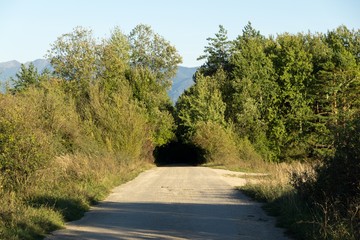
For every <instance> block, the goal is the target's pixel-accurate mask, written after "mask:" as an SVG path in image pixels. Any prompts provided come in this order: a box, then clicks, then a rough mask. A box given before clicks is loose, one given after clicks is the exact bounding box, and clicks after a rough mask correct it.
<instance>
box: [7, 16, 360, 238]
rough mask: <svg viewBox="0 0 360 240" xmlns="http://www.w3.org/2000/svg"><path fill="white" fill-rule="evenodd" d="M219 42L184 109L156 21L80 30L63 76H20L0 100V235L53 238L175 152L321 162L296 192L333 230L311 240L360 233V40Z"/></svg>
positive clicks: (350, 33)
mask: <svg viewBox="0 0 360 240" xmlns="http://www.w3.org/2000/svg"><path fill="white" fill-rule="evenodd" d="M207 40H208V45H207V46H205V49H204V55H203V56H200V57H199V59H201V60H204V62H205V63H204V64H203V65H202V66H201V67H200V68H199V69H198V71H197V72H196V74H195V75H194V81H195V84H194V85H193V86H192V87H190V88H189V89H188V90H186V91H185V92H184V93H183V94H182V95H181V96H180V98H179V99H178V101H177V103H176V104H175V106H173V104H172V102H171V100H170V98H169V96H168V95H167V91H168V90H169V88H170V87H171V79H172V78H173V77H174V76H175V74H176V71H177V67H178V65H179V64H180V63H181V61H182V60H181V56H180V55H179V54H178V52H177V50H176V48H175V47H174V46H173V45H171V44H170V43H169V42H168V41H167V40H165V39H164V38H163V37H162V36H160V35H158V34H156V33H155V32H154V31H153V30H152V29H151V27H149V26H147V25H138V26H136V27H135V28H134V29H133V30H132V31H131V32H130V33H129V34H127V35H126V34H124V33H123V32H122V31H121V30H120V29H119V28H114V30H113V31H112V32H111V35H110V37H109V38H107V39H103V40H101V41H99V40H96V39H95V38H94V37H93V35H92V32H91V30H89V29H85V28H82V27H77V28H75V29H74V30H73V31H72V32H70V33H67V34H64V35H62V36H60V37H59V38H58V39H57V40H56V41H55V42H54V43H53V44H52V45H51V49H50V50H49V51H48V54H47V58H48V59H49V60H50V62H51V64H52V66H53V68H54V71H53V72H50V71H44V72H42V73H38V71H37V70H36V68H35V67H34V66H33V65H30V66H28V67H25V66H22V68H21V70H20V72H19V73H18V74H17V77H16V78H15V79H13V82H14V84H13V86H14V87H12V88H9V89H7V91H6V93H4V94H0V108H1V110H0V172H1V175H0V238H5V239H34V238H41V237H42V236H44V235H45V234H46V233H47V232H49V231H51V230H54V229H57V228H59V227H61V226H62V225H63V222H64V220H73V219H77V218H79V217H81V216H82V214H83V212H84V211H86V210H87V209H88V207H89V205H90V204H92V203H94V202H96V201H98V200H100V199H102V198H103V197H104V196H105V195H106V194H107V192H108V191H109V189H111V188H112V187H114V186H116V185H118V184H120V183H121V182H123V181H126V180H128V179H130V178H131V177H133V176H135V175H136V174H137V173H138V172H140V171H141V170H143V169H145V168H147V167H149V165H151V163H154V161H156V160H155V159H154V156H155V157H159V153H163V152H169V151H187V152H189V151H191V152H194V153H195V154H192V155H191V154H190V155H187V156H188V157H197V158H199V159H190V160H192V162H196V161H197V162H201V163H205V164H211V163H214V164H215V163H216V164H222V165H224V166H226V165H227V164H228V165H230V164H231V165H232V166H233V165H239V164H240V163H241V162H244V161H246V162H264V163H268V164H272V165H276V164H279V163H289V164H290V163H292V162H301V163H303V164H309V165H311V166H312V168H313V169H314V173H313V174H309V173H308V172H302V173H298V174H293V175H292V178H291V179H292V180H291V184H292V188H291V189H292V190H291V192H292V194H295V195H296V196H297V197H298V198H299V199H301V201H302V202H303V203H305V205H306V206H307V209H308V210H309V211H310V212H311V213H312V215H313V216H315V217H316V218H319V219H320V220H319V221H318V222H321V221H323V222H326V224H322V225H321V226H320V227H324V226H325V225H326V226H325V227H327V228H326V229H321V230H318V231H317V232H316V233H314V230H312V231H313V232H312V233H309V234H313V235H308V234H307V233H306V234H305V235H303V238H304V239H306V237H307V238H308V237H309V236H312V237H313V236H317V237H318V238H319V239H330V238H337V237H338V238H339V239H340V238H343V237H345V238H348V239H356V238H357V237H359V236H360V233H359V229H360V226H359V224H360V208H359V203H360V179H359V173H360V160H359V156H360V154H359V151H360V135H359V134H360V115H359V113H360V111H359V110H360V98H359V92H360V31H359V30H358V31H355V30H349V29H347V28H346V27H345V26H340V27H338V28H337V29H335V30H331V31H328V32H327V33H315V34H313V33H306V34H305V33H299V34H289V33H284V34H279V35H277V36H276V37H274V36H269V37H265V36H263V35H261V34H260V32H259V31H257V30H255V29H254V28H253V27H252V25H251V23H248V24H247V25H246V26H245V27H244V29H243V31H242V34H241V35H239V36H238V37H237V38H236V39H235V40H229V39H228V37H227V31H226V30H225V28H224V27H223V26H220V27H219V31H218V33H216V34H215V36H214V37H210V38H208V39H207ZM172 146H177V149H174V148H172ZM179 146H182V147H179ZM167 154H168V155H170V156H171V154H169V153H167ZM185 155H186V154H184V156H185ZM187 160H189V159H187ZM170 162H171V159H170ZM325 205H326V206H328V208H327V209H325V210H326V212H327V215H325V216H324V215H321V211H320V210H321V209H320V210H319V206H320V208H321V207H323V206H325ZM322 213H323V212H322ZM298 223H299V221H298V222H296V223H294V225H296V224H298ZM312 225H313V227H314V229H316V228H319V226H315V225H316V223H312ZM329 229H330V230H329ZM336 234H337V235H336ZM336 236H337V237H336ZM299 238H302V236H299Z"/></svg>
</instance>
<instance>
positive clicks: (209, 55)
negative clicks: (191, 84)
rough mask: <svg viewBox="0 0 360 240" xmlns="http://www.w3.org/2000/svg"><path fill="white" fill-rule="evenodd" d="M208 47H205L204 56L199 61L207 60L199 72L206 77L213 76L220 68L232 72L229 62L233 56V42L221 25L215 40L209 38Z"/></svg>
mask: <svg viewBox="0 0 360 240" xmlns="http://www.w3.org/2000/svg"><path fill="white" fill-rule="evenodd" d="M206 40H207V41H208V46H206V47H205V50H204V55H201V56H200V57H199V58H198V59H197V60H205V63H204V65H202V66H201V67H200V68H199V70H198V71H199V72H200V73H202V74H203V75H204V76H211V75H213V74H215V73H216V72H217V70H219V69H220V68H222V69H224V70H225V71H229V70H230V65H229V60H230V56H231V49H232V42H231V41H229V40H228V36H227V30H226V29H225V28H224V27H223V26H222V25H219V31H218V32H217V33H216V34H215V37H214V38H211V37H209V38H207V39H206Z"/></svg>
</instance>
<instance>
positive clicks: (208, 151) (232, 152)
mask: <svg viewBox="0 0 360 240" xmlns="http://www.w3.org/2000/svg"><path fill="white" fill-rule="evenodd" d="M191 141H192V142H193V143H194V144H195V145H196V146H198V147H200V148H201V149H203V150H204V152H205V159H206V160H207V161H208V162H216V163H224V162H234V161H237V160H238V150H237V147H236V138H235V135H234V133H233V132H232V131H231V130H230V129H226V128H225V127H223V126H222V125H220V124H219V123H214V122H199V123H198V124H197V125H196V127H195V134H194V136H193V137H192V140H191Z"/></svg>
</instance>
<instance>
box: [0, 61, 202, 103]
mask: <svg viewBox="0 0 360 240" xmlns="http://www.w3.org/2000/svg"><path fill="white" fill-rule="evenodd" d="M30 63H33V64H34V66H35V67H36V68H37V69H38V71H39V72H42V71H43V70H44V69H46V68H48V69H52V67H51V64H50V62H49V61H48V60H46V59H37V60H35V61H32V62H27V63H25V65H26V66H29V64H30ZM20 67H21V63H20V62H18V61H15V60H14V61H9V62H3V63H0V83H5V82H9V80H10V78H11V77H15V75H16V73H17V72H18V71H19V70H20ZM196 69H197V68H188V67H181V66H179V68H178V72H177V74H176V76H175V77H174V78H173V85H172V88H171V89H170V91H169V92H168V94H169V96H170V98H171V100H172V101H173V102H174V103H175V102H176V101H177V99H178V98H179V96H180V95H181V94H182V93H183V92H184V91H185V89H187V88H189V87H190V86H191V85H193V84H194V81H193V79H192V77H193V75H194V73H195V72H196ZM9 84H11V83H9ZM0 89H1V88H0Z"/></svg>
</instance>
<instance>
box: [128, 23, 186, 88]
mask: <svg viewBox="0 0 360 240" xmlns="http://www.w3.org/2000/svg"><path fill="white" fill-rule="evenodd" d="M129 43H130V46H131V52H130V64H131V66H132V67H135V68H147V69H148V70H150V71H151V72H152V73H153V74H154V75H155V78H156V81H158V83H159V85H160V86H163V87H165V88H166V89H168V88H169V87H170V86H171V81H170V79H171V78H172V77H174V76H175V74H176V70H177V65H178V64H180V63H181V62H182V58H181V56H180V55H179V54H178V53H177V51H176V48H175V47H174V46H172V45H171V44H170V43H169V42H168V41H166V40H165V39H164V38H163V37H162V36H160V35H158V34H156V33H154V32H153V30H152V29H151V27H150V26H148V25H143V24H140V25H138V26H136V27H135V28H134V29H133V30H132V31H131V33H130V34H129Z"/></svg>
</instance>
